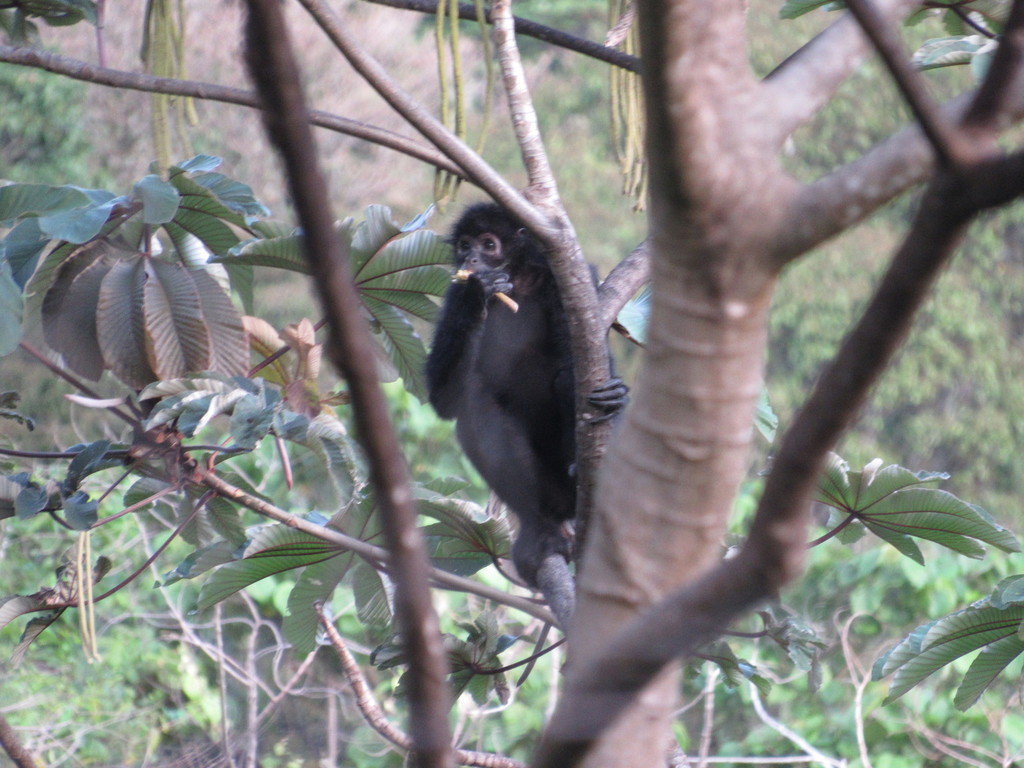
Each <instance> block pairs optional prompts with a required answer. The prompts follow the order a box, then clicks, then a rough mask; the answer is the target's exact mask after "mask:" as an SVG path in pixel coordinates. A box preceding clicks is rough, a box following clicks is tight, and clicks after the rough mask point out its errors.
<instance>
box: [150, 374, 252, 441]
mask: <svg viewBox="0 0 1024 768" xmlns="http://www.w3.org/2000/svg"><path fill="white" fill-rule="evenodd" d="M252 391H253V388H249V387H246V386H242V380H238V379H227V378H221V377H216V376H202V377H199V376H197V377H189V378H182V379H171V380H167V381H159V382H156V383H155V384H153V385H151V386H148V387H146V388H145V389H144V390H142V392H141V393H140V394H139V397H140V399H143V400H147V399H157V398H160V402H159V403H158V404H157V405H156V407H155V408H154V409H153V411H152V412H151V413H150V415H149V419H148V420H147V422H146V428H147V429H153V428H154V427H158V426H160V425H161V424H167V423H169V422H171V421H175V420H177V422H178V428H179V429H180V430H181V431H182V432H183V433H184V434H186V435H189V436H190V435H192V434H194V433H195V432H196V431H197V430H199V429H202V428H203V427H204V426H206V424H208V423H209V422H210V421H212V420H213V419H214V418H216V417H217V416H219V415H221V414H224V413H231V411H232V410H233V409H234V407H235V404H236V403H237V402H239V401H240V400H242V399H243V398H245V397H247V396H248V395H250V394H251V393H252Z"/></svg>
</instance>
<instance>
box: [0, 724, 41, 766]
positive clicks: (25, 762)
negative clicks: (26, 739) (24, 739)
mask: <svg viewBox="0 0 1024 768" xmlns="http://www.w3.org/2000/svg"><path fill="white" fill-rule="evenodd" d="M0 748H3V751H4V752H6V753H7V756H8V757H9V758H11V760H12V761H13V762H14V766H15V768H36V766H38V765H42V763H40V762H38V761H37V760H36V758H35V756H34V755H33V754H32V753H31V752H29V751H28V750H27V749H26V748H25V745H24V744H22V743H21V740H20V739H19V738H18V734H16V733H15V732H14V728H13V726H11V724H10V723H9V722H7V718H6V717H4V716H3V713H0Z"/></svg>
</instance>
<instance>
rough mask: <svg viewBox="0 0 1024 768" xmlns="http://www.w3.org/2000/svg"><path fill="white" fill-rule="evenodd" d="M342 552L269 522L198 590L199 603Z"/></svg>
mask: <svg viewBox="0 0 1024 768" xmlns="http://www.w3.org/2000/svg"><path fill="white" fill-rule="evenodd" d="M340 552H341V550H339V549H338V547H337V546H335V545H333V544H328V543H327V542H325V541H323V540H322V539H318V538H316V537H315V536H310V535H309V534H308V533H302V532H300V531H296V530H294V529H292V528H289V527H288V526H286V525H270V526H267V527H266V528H263V529H261V530H260V531H259V532H258V533H257V534H256V536H254V537H253V540H252V542H250V544H249V546H248V547H247V548H246V550H245V556H244V557H243V559H241V560H238V561H237V562H234V563H228V564H227V565H223V566H221V567H220V568H218V569H217V570H216V571H214V573H213V574H212V575H211V576H210V578H209V579H208V580H207V581H206V583H205V584H204V585H203V587H202V589H201V590H200V591H199V598H198V600H197V604H196V607H197V609H198V610H204V609H206V608H209V607H210V606H211V605H213V604H215V603H219V602H220V601H221V600H224V599H225V598H227V597H230V596H231V595H233V594H235V593H236V592H238V591H239V590H242V589H245V588H246V587H247V586H249V585H250V584H254V583H256V582H257V581H260V580H261V579H265V578H266V577H267V576H272V575H274V574H275V573H283V572H285V571H290V570H293V569H295V568H302V567H303V566H307V565H312V564H313V563H318V562H321V561H323V560H327V559H328V558H332V557H336V556H337V555H338V554H339V553H340Z"/></svg>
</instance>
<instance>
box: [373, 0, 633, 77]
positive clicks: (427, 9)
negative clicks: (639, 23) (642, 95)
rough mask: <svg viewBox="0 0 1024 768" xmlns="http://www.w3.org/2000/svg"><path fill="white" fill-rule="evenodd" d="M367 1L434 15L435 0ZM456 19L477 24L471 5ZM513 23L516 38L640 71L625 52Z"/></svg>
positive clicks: (524, 22)
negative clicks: (543, 43) (519, 36)
mask: <svg viewBox="0 0 1024 768" xmlns="http://www.w3.org/2000/svg"><path fill="white" fill-rule="evenodd" d="M367 1H368V2H371V3H374V4H375V5H386V6H388V7H389V8H402V9H404V10H407V11H419V12H420V13H427V14H435V13H437V2H436V0H367ZM459 18H460V19H465V20H466V21H476V20H477V17H476V6H475V5H473V4H471V3H459ZM484 18H486V19H487V21H491V11H490V9H489V8H487V7H485V8H484ZM513 21H514V22H515V30H516V34H517V35H524V36H526V37H533V38H536V39H537V40H542V41H543V42H545V43H550V44H551V45H555V46H558V47H559V48H565V49H566V50H567V51H574V52H575V53H580V54H583V55H584V56H589V57H590V58H592V59H597V60H598V61H603V62H605V63H607V64H611V65H612V66H614V67H619V68H620V69H625V70H628V71H630V72H639V71H640V59H638V58H637V57H636V56H631V55H630V54H628V53H623V52H622V51H619V50H616V49H615V48H610V47H609V46H607V45H601V44H600V43H595V42H593V41H591V40H586V39H584V38H582V37H577V36H576V35H570V34H569V33H568V32H563V31H562V30H560V29H555V28H553V27H548V26H545V25H544V24H538V23H537V22H536V21H530V19H524V18H522V17H520V16H515V17H513Z"/></svg>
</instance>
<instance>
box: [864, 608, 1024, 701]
mask: <svg viewBox="0 0 1024 768" xmlns="http://www.w3.org/2000/svg"><path fill="white" fill-rule="evenodd" d="M1022 621H1024V605H1021V604H1014V605H1010V606H1006V607H996V606H994V605H992V604H991V603H990V602H989V601H982V602H980V603H978V604H976V605H973V606H971V607H970V608H966V609H964V610H962V611H957V612H956V613H953V614H950V615H949V616H946V617H945V618H942V619H939V620H938V621H934V622H930V623H928V624H924V625H922V626H920V627H918V628H917V629H915V630H914V631H913V632H911V633H910V635H908V636H907V637H906V638H904V639H903V640H902V641H900V642H899V643H898V644H897V645H896V646H895V647H894V648H892V649H891V650H890V651H889V652H888V653H886V654H885V655H883V656H882V657H881V658H880V659H878V661H877V662H875V665H874V668H873V672H872V674H873V677H874V679H876V680H877V679H881V678H882V677H885V676H886V675H889V674H893V681H892V687H891V688H890V690H889V696H888V697H887V698H886V702H887V703H888V702H891V701H894V700H895V699H897V698H899V697H900V696H902V695H903V694H904V693H906V692H907V691H909V690H910V689H911V688H913V687H914V686H916V685H917V684H918V683H920V682H921V681H922V680H924V679H925V678H926V677H928V676H929V675H931V674H933V673H934V672H936V671H938V670H939V669H941V668H942V667H945V666H947V665H948V664H950V663H952V662H953V661H955V660H956V659H959V658H960V657H962V656H965V655H966V654H968V653H972V652H974V651H977V650H979V649H982V653H981V654H979V655H978V657H977V658H975V660H974V662H973V663H972V664H971V667H970V668H969V669H968V671H967V673H966V674H965V675H964V679H963V681H962V682H961V684H960V688H959V690H958V691H957V695H956V698H955V700H954V703H955V705H956V706H957V708H959V709H966V708H968V707H970V706H971V705H972V704H974V703H975V702H976V701H977V700H978V698H979V697H980V696H981V694H982V693H983V692H984V690H985V689H986V688H987V687H988V686H989V685H990V684H991V683H992V681H993V680H994V679H995V678H996V677H997V676H998V674H999V673H1000V672H1001V671H1002V670H1003V669H1004V668H1005V667H1006V666H1007V665H1008V664H1009V663H1010V662H1011V661H1013V659H1015V658H1016V657H1017V656H1019V655H1020V654H1021V652H1022V651H1024V640H1022V638H1021V634H1020V628H1021V622H1022Z"/></svg>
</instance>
